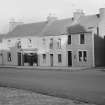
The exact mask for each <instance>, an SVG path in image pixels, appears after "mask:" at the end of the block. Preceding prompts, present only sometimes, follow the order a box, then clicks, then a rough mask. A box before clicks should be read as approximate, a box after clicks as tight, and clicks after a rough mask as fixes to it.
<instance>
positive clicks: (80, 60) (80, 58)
mask: <svg viewBox="0 0 105 105" xmlns="http://www.w3.org/2000/svg"><path fill="white" fill-rule="evenodd" d="M79 62H82V51H79Z"/></svg>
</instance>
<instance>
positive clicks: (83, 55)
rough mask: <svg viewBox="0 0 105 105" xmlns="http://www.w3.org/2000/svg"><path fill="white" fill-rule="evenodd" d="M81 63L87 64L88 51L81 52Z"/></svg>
mask: <svg viewBox="0 0 105 105" xmlns="http://www.w3.org/2000/svg"><path fill="white" fill-rule="evenodd" d="M79 62H87V51H79Z"/></svg>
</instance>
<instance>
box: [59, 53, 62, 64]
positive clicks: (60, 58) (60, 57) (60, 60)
mask: <svg viewBox="0 0 105 105" xmlns="http://www.w3.org/2000/svg"><path fill="white" fill-rule="evenodd" d="M61 62H62V56H61V54H58V63H61Z"/></svg>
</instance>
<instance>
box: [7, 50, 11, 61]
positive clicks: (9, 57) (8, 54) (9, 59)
mask: <svg viewBox="0 0 105 105" xmlns="http://www.w3.org/2000/svg"><path fill="white" fill-rule="evenodd" d="M7 59H8V62H11V61H12V56H11V53H10V52H8V53H7Z"/></svg>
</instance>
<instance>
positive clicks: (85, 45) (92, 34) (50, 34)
mask: <svg viewBox="0 0 105 105" xmlns="http://www.w3.org/2000/svg"><path fill="white" fill-rule="evenodd" d="M104 21H105V9H104V8H101V9H100V12H99V14H94V15H85V14H84V13H83V11H80V10H78V11H76V12H74V16H73V17H72V18H68V19H61V20H58V19H57V18H56V17H53V16H49V17H48V18H47V21H43V22H37V23H31V24H21V25H20V24H19V25H13V23H15V22H12V26H15V27H14V29H11V30H12V31H10V32H8V34H7V35H5V36H4V37H3V39H2V43H1V46H2V49H1V52H2V64H3V65H12V66H17V65H18V66H28V65H29V66H57V67H59V66H63V67H95V66H104V65H105V59H104V58H105V44H104V35H105V29H104V28H105V27H104V23H105V22H104Z"/></svg>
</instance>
